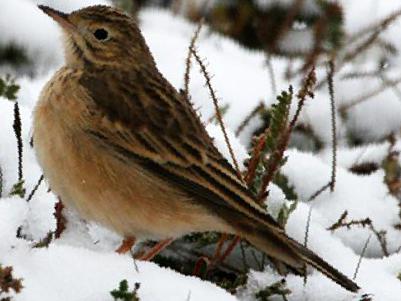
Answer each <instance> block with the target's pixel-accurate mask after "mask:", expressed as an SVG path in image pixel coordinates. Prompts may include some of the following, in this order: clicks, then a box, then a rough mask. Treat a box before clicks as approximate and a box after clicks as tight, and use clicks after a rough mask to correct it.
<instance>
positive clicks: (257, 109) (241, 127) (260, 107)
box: [235, 102, 265, 137]
mask: <svg viewBox="0 0 401 301" xmlns="http://www.w3.org/2000/svg"><path fill="white" fill-rule="evenodd" d="M264 108H265V105H264V103H263V102H261V103H260V104H258V105H257V106H256V107H255V108H254V109H253V110H252V112H251V113H249V114H248V116H246V117H245V119H244V120H243V121H242V122H241V124H240V125H239V126H238V128H237V130H236V131H235V136H237V137H238V136H239V135H240V134H241V132H242V131H243V130H244V128H245V127H246V126H247V125H248V124H249V122H250V121H251V120H252V118H254V117H255V116H256V114H258V113H259V112H260V111H262V110H263V109H264Z"/></svg>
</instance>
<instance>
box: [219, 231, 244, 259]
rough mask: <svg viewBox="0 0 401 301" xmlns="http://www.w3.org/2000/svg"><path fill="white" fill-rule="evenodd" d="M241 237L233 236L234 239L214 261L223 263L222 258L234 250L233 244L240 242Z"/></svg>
mask: <svg viewBox="0 0 401 301" xmlns="http://www.w3.org/2000/svg"><path fill="white" fill-rule="evenodd" d="M240 240H241V237H239V236H235V237H234V239H233V240H232V241H231V243H230V244H229V245H228V247H227V248H226V250H225V251H224V253H223V255H221V256H220V257H219V258H217V259H216V261H215V262H219V263H223V262H224V260H225V259H226V258H227V257H228V256H229V255H230V254H231V252H232V251H233V250H234V248H235V246H236V245H237V244H238V243H239V242H240Z"/></svg>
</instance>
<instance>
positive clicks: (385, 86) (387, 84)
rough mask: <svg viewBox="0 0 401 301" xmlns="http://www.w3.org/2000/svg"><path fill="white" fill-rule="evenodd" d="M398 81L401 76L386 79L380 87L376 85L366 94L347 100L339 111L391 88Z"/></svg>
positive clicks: (400, 79) (400, 80)
mask: <svg viewBox="0 0 401 301" xmlns="http://www.w3.org/2000/svg"><path fill="white" fill-rule="evenodd" d="M399 83H401V76H400V77H398V78H396V79H388V81H386V82H385V83H383V85H381V86H380V87H378V88H377V89H375V90H373V91H370V92H368V93H366V94H363V95H361V96H359V97H357V98H355V99H354V100H352V101H349V102H348V104H346V105H343V106H341V108H340V110H341V111H346V110H348V109H350V108H352V107H354V106H356V105H358V104H360V103H362V102H365V101H367V100H369V99H371V98H373V97H375V96H377V95H379V94H380V93H382V92H384V91H385V90H386V89H388V88H391V87H393V86H397V85H398V84H399Z"/></svg>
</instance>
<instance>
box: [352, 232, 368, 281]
mask: <svg viewBox="0 0 401 301" xmlns="http://www.w3.org/2000/svg"><path fill="white" fill-rule="evenodd" d="M371 237H372V234H370V235H369V237H368V239H367V240H366V242H365V245H364V246H363V248H362V252H361V255H360V256H359V259H358V264H357V265H356V268H355V272H354V276H353V277H352V280H355V279H356V276H357V275H358V272H359V268H360V266H361V263H362V258H363V256H364V255H365V252H366V249H367V248H368V245H369V241H370V238H371Z"/></svg>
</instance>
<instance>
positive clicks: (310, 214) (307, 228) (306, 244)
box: [304, 206, 312, 247]
mask: <svg viewBox="0 0 401 301" xmlns="http://www.w3.org/2000/svg"><path fill="white" fill-rule="evenodd" d="M311 218H312V206H310V207H309V212H308V219H307V220H306V228H305V240H304V246H305V247H307V246H308V240H309V229H310V221H311Z"/></svg>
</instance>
